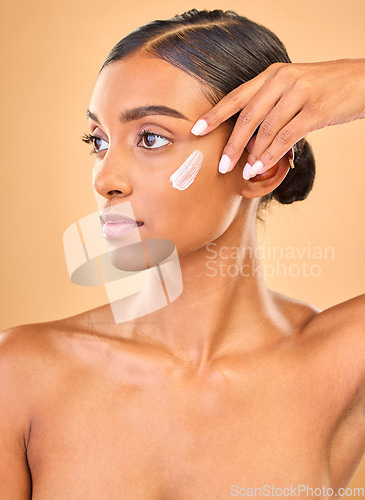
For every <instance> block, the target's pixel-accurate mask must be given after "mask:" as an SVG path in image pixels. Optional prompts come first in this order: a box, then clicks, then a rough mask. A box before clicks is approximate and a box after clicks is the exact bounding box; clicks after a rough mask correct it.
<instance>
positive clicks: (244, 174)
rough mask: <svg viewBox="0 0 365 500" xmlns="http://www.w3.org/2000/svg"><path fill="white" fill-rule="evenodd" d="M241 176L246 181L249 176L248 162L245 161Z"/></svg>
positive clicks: (249, 166)
mask: <svg viewBox="0 0 365 500" xmlns="http://www.w3.org/2000/svg"><path fill="white" fill-rule="evenodd" d="M242 177H243V178H244V179H245V180H246V181H248V179H250V177H251V165H250V164H249V163H246V165H245V166H244V169H243V172H242Z"/></svg>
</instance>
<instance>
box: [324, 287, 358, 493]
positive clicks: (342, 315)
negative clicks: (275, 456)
mask: <svg viewBox="0 0 365 500" xmlns="http://www.w3.org/2000/svg"><path fill="white" fill-rule="evenodd" d="M317 319H318V320H320V321H318V322H317V326H319V328H320V329H321V330H322V332H323V333H324V336H327V340H326V344H327V346H328V353H329V354H330V356H331V360H332V363H333V369H334V371H335V373H336V374H337V380H336V390H337V392H338V393H339V394H341V400H342V404H341V413H340V414H339V418H338V421H337V424H336V427H335V429H334V432H333V434H332V439H331V445H330V450H329V462H330V475H331V479H332V481H333V484H334V486H335V487H337V488H340V487H345V486H347V484H348V483H349V481H350V480H351V478H352V476H353V474H354V473H355V471H356V469H357V467H358V466H359V464H360V462H361V460H362V458H363V456H364V451H365V295H364V294H363V295H359V296H357V297H354V298H352V299H350V300H347V301H345V302H342V303H341V304H338V305H336V306H334V307H331V308H330V309H326V310H325V311H324V312H323V313H321V314H320V315H319V316H318V317H317Z"/></svg>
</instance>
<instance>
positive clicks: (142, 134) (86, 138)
mask: <svg viewBox="0 0 365 500" xmlns="http://www.w3.org/2000/svg"><path fill="white" fill-rule="evenodd" d="M149 135H153V136H154V137H159V138H160V139H166V140H167V141H168V140H169V139H168V138H167V137H164V136H163V135H159V134H156V133H155V132H151V131H150V130H143V131H142V132H139V133H138V137H139V139H140V141H141V140H142V139H143V138H146V137H147V136H149ZM95 139H99V140H104V139H102V138H101V137H98V136H96V135H92V134H87V133H86V134H84V135H83V136H82V138H81V140H82V141H83V142H86V143H87V144H90V143H92V145H93V148H94V149H92V150H91V151H90V154H91V155H92V154H97V153H99V152H100V151H97V150H95V146H94V143H93V141H94V140H95ZM140 141H139V142H140ZM169 142H170V141H169ZM166 146H167V144H166ZM163 147H164V146H160V147H159V148H144V149H147V150H153V149H162V148H163Z"/></svg>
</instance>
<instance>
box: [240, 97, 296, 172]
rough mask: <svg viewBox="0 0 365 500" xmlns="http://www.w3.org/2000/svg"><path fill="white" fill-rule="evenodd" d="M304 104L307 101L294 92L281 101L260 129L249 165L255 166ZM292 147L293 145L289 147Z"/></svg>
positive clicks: (249, 158) (248, 159)
mask: <svg viewBox="0 0 365 500" xmlns="http://www.w3.org/2000/svg"><path fill="white" fill-rule="evenodd" d="M304 104H305V100H304V99H303V98H301V97H299V98H298V95H297V94H295V93H293V92H289V93H288V94H286V95H284V96H283V97H282V98H281V99H280V100H279V102H278V103H277V104H276V106H274V108H273V109H272V111H271V112H270V113H269V114H268V115H267V116H266V118H265V120H264V121H263V122H262V123H261V125H260V127H259V130H258V133H257V139H256V141H255V144H254V146H253V148H252V150H251V152H250V154H249V155H248V158H247V163H249V165H254V164H255V163H256V162H257V161H258V160H259V158H260V157H261V155H262V154H263V153H264V151H265V150H266V149H268V148H269V146H270V144H271V143H272V142H273V139H274V137H275V136H276V135H277V134H278V133H279V132H280V130H281V129H283V128H284V127H285V125H287V124H288V123H289V122H290V121H291V120H292V119H293V118H294V117H295V116H296V115H297V114H298V113H300V111H302V109H303V106H304ZM291 146H293V144H290V145H289V147H291Z"/></svg>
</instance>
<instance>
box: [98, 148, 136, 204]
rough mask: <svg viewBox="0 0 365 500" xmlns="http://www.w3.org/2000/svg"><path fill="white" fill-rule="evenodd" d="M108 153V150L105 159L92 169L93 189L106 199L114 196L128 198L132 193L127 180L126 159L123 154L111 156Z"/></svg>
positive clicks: (130, 184) (130, 185)
mask: <svg viewBox="0 0 365 500" xmlns="http://www.w3.org/2000/svg"><path fill="white" fill-rule="evenodd" d="M110 152H111V151H110V149H109V151H108V152H107V154H106V155H105V157H104V158H103V159H102V160H100V161H98V162H97V164H96V165H95V167H94V171H93V188H94V190H95V191H96V192H97V193H98V194H100V195H101V196H103V197H104V198H107V199H110V198H112V197H115V196H118V197H125V196H128V195H130V194H132V192H133V187H132V183H131V180H130V178H129V167H128V159H127V158H126V156H125V155H123V154H119V155H118V156H117V155H116V154H113V156H112V155H111V154H110Z"/></svg>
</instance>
